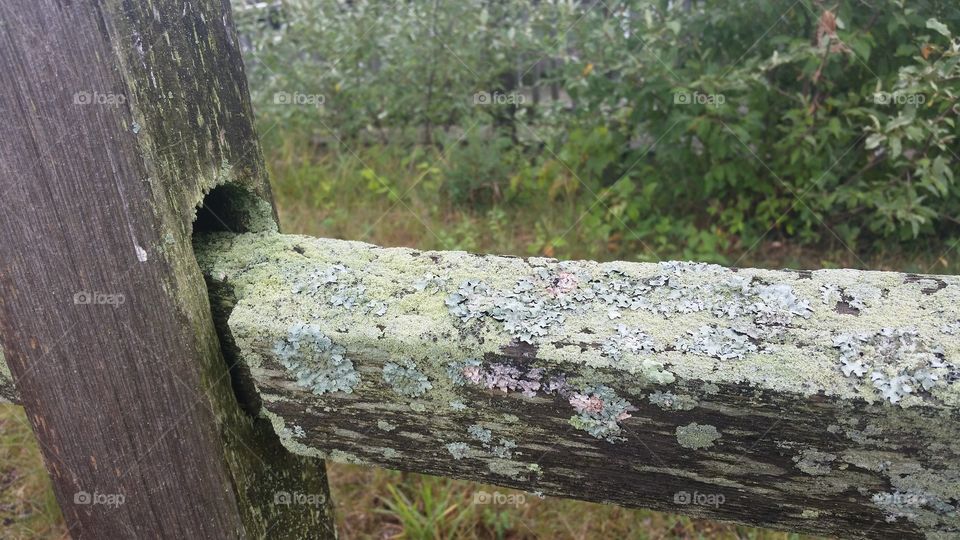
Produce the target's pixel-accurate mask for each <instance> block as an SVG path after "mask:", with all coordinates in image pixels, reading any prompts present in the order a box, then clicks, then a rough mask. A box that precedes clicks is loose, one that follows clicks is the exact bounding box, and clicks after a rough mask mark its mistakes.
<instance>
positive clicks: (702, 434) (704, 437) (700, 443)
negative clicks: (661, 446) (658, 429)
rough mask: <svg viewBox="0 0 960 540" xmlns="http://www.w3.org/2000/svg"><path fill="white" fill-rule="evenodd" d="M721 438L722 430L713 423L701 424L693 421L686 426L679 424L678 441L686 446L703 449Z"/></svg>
mask: <svg viewBox="0 0 960 540" xmlns="http://www.w3.org/2000/svg"><path fill="white" fill-rule="evenodd" d="M719 438H720V432H719V431H717V428H715V427H713V426H711V425H708V424H707V425H700V424H698V423H696V422H692V423H690V424H687V425H685V426H677V442H678V443H679V444H680V446H682V447H684V448H690V449H691V450H702V449H704V448H710V447H711V446H713V444H714V442H715V441H716V440H717V439H719Z"/></svg>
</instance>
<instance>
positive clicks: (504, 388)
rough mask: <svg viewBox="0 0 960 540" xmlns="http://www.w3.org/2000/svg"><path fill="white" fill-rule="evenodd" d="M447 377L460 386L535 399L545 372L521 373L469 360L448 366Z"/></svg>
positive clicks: (510, 368) (502, 366) (511, 367)
mask: <svg viewBox="0 0 960 540" xmlns="http://www.w3.org/2000/svg"><path fill="white" fill-rule="evenodd" d="M447 376H448V377H450V380H451V382H453V383H454V384H455V385H458V386H460V385H464V384H472V385H477V386H482V387H484V388H487V389H491V390H494V389H495V390H500V391H501V392H504V393H507V392H513V391H518V392H521V393H523V395H525V396H528V397H533V396H535V395H536V393H537V391H538V390H540V388H541V379H542V377H543V370H541V369H538V368H531V369H528V370H526V371H521V370H520V369H518V368H516V367H513V366H511V365H509V364H502V363H493V364H490V365H489V366H484V365H483V363H482V362H480V361H479V360H476V359H469V360H465V361H461V362H450V363H449V364H447Z"/></svg>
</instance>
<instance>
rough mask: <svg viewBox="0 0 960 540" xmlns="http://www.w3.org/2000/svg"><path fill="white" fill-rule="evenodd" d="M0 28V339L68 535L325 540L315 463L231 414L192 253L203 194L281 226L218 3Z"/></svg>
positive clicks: (226, 15) (36, 18) (100, 11)
mask: <svg viewBox="0 0 960 540" xmlns="http://www.w3.org/2000/svg"><path fill="white" fill-rule="evenodd" d="M0 21H2V23H0V117H2V122H0V249H2V257H0V336H2V341H3V346H4V352H5V359H6V362H7V363H8V365H9V368H10V371H11V372H12V377H13V379H14V380H15V381H16V385H17V388H18V390H19V394H20V400H21V401H22V404H23V406H24V407H25V408H26V411H27V414H28V417H29V419H30V422H31V424H32V426H33V428H34V431H35V433H36V435H37V438H38V440H39V442H40V445H41V449H42V451H43V455H44V458H45V461H46V464H47V467H48V470H49V472H50V475H51V477H52V479H53V482H54V488H55V491H56V495H57V498H58V501H59V502H60V505H61V508H62V509H63V513H64V517H65V519H66V522H67V525H68V527H69V529H70V532H71V534H72V535H73V536H74V537H77V538H80V537H90V538H130V537H149V538H243V537H254V538H256V537H265V536H268V534H269V535H271V536H276V535H277V534H279V533H282V534H290V535H293V536H303V537H325V536H332V535H333V531H332V525H331V523H332V522H331V520H330V516H329V500H328V496H327V488H326V480H325V473H324V471H323V464H322V462H319V461H317V460H312V461H311V460H305V459H302V458H299V457H296V456H292V455H290V454H289V453H287V452H286V451H285V450H284V449H283V448H282V447H281V446H280V445H279V443H278V441H277V439H276V436H275V435H273V434H272V432H271V431H270V430H269V426H268V425H266V424H265V423H264V422H262V421H258V420H256V419H254V418H251V417H249V416H247V415H246V414H245V413H244V412H243V411H242V409H241V408H240V407H239V406H238V404H237V401H236V398H235V395H234V393H233V391H232V388H231V384H230V382H231V380H230V375H229V370H228V366H227V364H226V363H225V361H224V359H223V356H222V355H221V353H220V347H219V344H218V341H217V338H216V334H215V330H214V326H213V322H212V320H211V312H210V306H209V302H208V299H207V294H206V289H205V287H204V283H203V279H202V276H201V274H200V273H199V271H198V268H197V265H196V262H195V259H194V257H193V253H192V249H191V232H192V231H191V227H192V222H193V218H194V214H195V212H196V208H197V206H198V205H199V204H200V203H201V201H202V200H203V197H204V195H205V194H206V193H207V192H209V191H210V190H211V189H212V188H214V187H215V186H217V185H223V184H230V185H233V186H237V189H241V190H244V192H246V193H248V194H249V196H250V200H251V201H255V202H252V203H250V204H249V205H247V206H246V208H248V209H251V210H256V212H258V213H259V214H257V215H253V214H251V215H250V216H248V217H249V219H247V220H246V223H247V224H248V225H251V228H255V227H253V226H259V227H267V228H269V227H274V228H275V224H274V222H273V218H272V215H273V212H272V206H271V204H270V198H269V188H268V184H267V183H266V178H265V175H264V170H263V166H262V158H261V155H260V151H259V147H258V145H257V140H256V134H255V130H254V128H253V119H252V114H251V108H250V103H249V98H248V95H247V88H246V80H245V77H244V73H243V66H242V63H241V59H240V52H239V48H238V45H237V41H236V36H235V35H234V31H233V25H232V21H231V17H230V9H229V4H228V3H227V2H225V1H224V2H220V1H206V0H202V1H183V2H149V3H147V2H134V1H125V2H120V1H107V2H93V1H80V2H58V1H54V0H41V1H32V0H31V1H26V0H14V1H10V2H4V3H3V5H2V6H0ZM256 212H255V213H256ZM5 395H7V397H10V396H9V392H6V394H5ZM291 491H302V492H310V493H314V494H316V495H317V497H318V498H319V499H320V500H322V501H324V503H323V504H319V505H316V506H311V507H307V508H303V507H300V508H298V507H294V506H291V505H282V504H275V501H274V497H275V494H276V493H277V492H291ZM270 531H272V532H270Z"/></svg>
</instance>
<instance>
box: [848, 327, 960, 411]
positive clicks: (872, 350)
mask: <svg viewBox="0 0 960 540" xmlns="http://www.w3.org/2000/svg"><path fill="white" fill-rule="evenodd" d="M833 346H834V347H836V348H837V349H839V351H840V366H839V369H840V371H841V372H843V374H844V375H845V376H847V377H849V378H851V379H852V380H856V379H863V378H864V377H865V376H869V381H870V384H871V386H873V388H874V389H875V390H876V392H877V393H878V394H879V395H880V396H882V397H883V399H885V400H887V401H889V402H890V403H892V404H896V403H899V402H900V401H901V400H903V398H905V397H906V396H907V395H909V394H913V393H917V392H924V393H928V392H929V391H930V390H931V389H933V388H935V387H937V386H944V385H948V384H953V382H955V381H956V380H957V379H960V368H958V367H957V366H956V365H954V364H952V363H950V362H947V361H946V360H945V359H944V353H943V348H942V347H940V346H939V345H936V344H930V343H929V341H928V340H926V339H923V338H922V337H921V336H920V335H919V333H918V332H917V331H916V330H915V329H912V328H882V329H880V330H879V331H877V332H858V333H854V334H851V333H844V334H840V335H838V336H836V337H835V338H834V340H833Z"/></svg>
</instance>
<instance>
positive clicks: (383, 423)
mask: <svg viewBox="0 0 960 540" xmlns="http://www.w3.org/2000/svg"><path fill="white" fill-rule="evenodd" d="M377 427H378V428H380V429H381V430H383V431H393V430H395V429H397V426H396V424H392V423H390V422H389V421H387V420H377Z"/></svg>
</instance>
